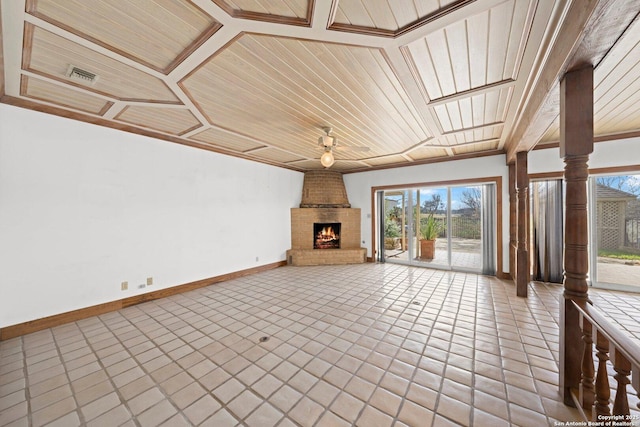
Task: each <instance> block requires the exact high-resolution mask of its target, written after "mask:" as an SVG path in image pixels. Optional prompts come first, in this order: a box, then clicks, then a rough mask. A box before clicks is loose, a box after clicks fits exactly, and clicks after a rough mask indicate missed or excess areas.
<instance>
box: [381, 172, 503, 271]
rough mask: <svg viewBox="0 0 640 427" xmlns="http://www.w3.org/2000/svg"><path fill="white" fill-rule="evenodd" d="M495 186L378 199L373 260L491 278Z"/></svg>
mask: <svg viewBox="0 0 640 427" xmlns="http://www.w3.org/2000/svg"><path fill="white" fill-rule="evenodd" d="M494 187H495V185H494V184H481V185H459V186H427V187H419V188H403V189H394V190H385V191H381V192H379V195H378V218H379V221H380V224H381V226H379V227H378V230H379V231H380V234H382V236H381V238H382V239H381V244H380V245H378V260H379V261H385V262H396V263H406V264H412V265H422V266H429V267H435V268H443V269H455V270H463V271H473V272H483V273H485V274H495V215H496V213H495V189H494Z"/></svg>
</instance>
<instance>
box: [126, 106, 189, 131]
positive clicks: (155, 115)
mask: <svg viewBox="0 0 640 427" xmlns="http://www.w3.org/2000/svg"><path fill="white" fill-rule="evenodd" d="M116 119H117V120H120V121H123V122H127V123H131V124H134V125H138V126H142V127H146V128H149V129H155V130H158V131H160V132H166V133H170V134H172V135H179V134H182V133H184V132H187V131H189V130H191V129H194V128H197V127H200V125H201V124H200V122H199V121H198V120H197V119H196V118H195V117H194V116H193V114H191V111H189V110H186V109H184V108H172V107H171V108H168V107H142V106H136V105H133V106H130V107H127V108H125V109H124V110H123V111H122V112H121V113H120V114H118V115H117V116H116Z"/></svg>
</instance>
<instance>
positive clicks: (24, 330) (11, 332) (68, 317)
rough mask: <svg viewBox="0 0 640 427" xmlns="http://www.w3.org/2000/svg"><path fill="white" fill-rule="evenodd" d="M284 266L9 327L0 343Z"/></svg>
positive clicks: (0, 332)
mask: <svg viewBox="0 0 640 427" xmlns="http://www.w3.org/2000/svg"><path fill="white" fill-rule="evenodd" d="M285 265H287V262H286V261H279V262H274V263H272V264H266V265H261V266H259V267H253V268H248V269H246V270H240V271H235V272H233V273H227V274H223V275H221V276H215V277H210V278H208V279H203V280H198V281H195V282H190V283H185V284H182V285H177V286H173V287H170V288H166V289H160V290H158V291H153V292H148V293H146V294H141V295H136V296H133V297H129V298H123V299H120V300H116V301H111V302H106V303H104V304H98V305H94V306H91V307H86V308H81V309H78V310H73V311H68V312H66V313H60V314H54V315H53V316H48V317H43V318H40V319H36V320H31V321H28V322H24V323H19V324H16V325H11V326H6V327H4V328H0V341H4V340H8V339H11V338H15V337H18V336H22V335H26V334H30V333H32V332H37V331H41V330H43V329H47V328H53V327H55V326H59V325H63V324H65V323H69V322H75V321H78V320H82V319H86V318H87V317H91V316H97V315H100V314H104V313H109V312H111V311H116V310H120V309H121V308H125V307H131V306H132V305H136V304H140V303H143V302H147V301H153V300H157V299H160V298H165V297H169V296H172V295H176V294H180V293H183V292H188V291H192V290H194V289H199V288H203V287H205V286H209V285H213V284H215V283H220V282H225V281H228V280H232V279H237V278H238V277H243V276H248V275H250V274H255V273H259V272H261V271H267V270H272V269H274V268H278V267H282V266H285Z"/></svg>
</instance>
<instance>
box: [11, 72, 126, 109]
mask: <svg viewBox="0 0 640 427" xmlns="http://www.w3.org/2000/svg"><path fill="white" fill-rule="evenodd" d="M21 94H22V95H23V96H26V97H28V98H32V99H36V100H42V101H46V102H51V103H53V104H57V105H59V106H61V107H66V108H72V109H75V110H80V111H84V112H87V113H92V114H97V115H100V114H102V112H103V111H104V110H105V109H106V108H108V107H110V106H111V105H112V104H113V103H112V102H109V101H105V100H104V99H102V98H99V97H97V96H94V95H90V94H88V93H83V92H80V91H78V90H74V89H72V88H70V87H65V86H60V85H58V84H54V83H51V82H48V81H45V80H41V79H38V78H32V77H27V76H23V77H22V90H21Z"/></svg>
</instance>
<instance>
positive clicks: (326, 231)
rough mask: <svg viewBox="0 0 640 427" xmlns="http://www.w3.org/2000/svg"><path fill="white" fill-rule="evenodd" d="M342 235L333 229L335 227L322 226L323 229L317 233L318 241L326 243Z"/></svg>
mask: <svg viewBox="0 0 640 427" xmlns="http://www.w3.org/2000/svg"><path fill="white" fill-rule="evenodd" d="M339 238H340V236H338V235H337V234H336V233H335V231H333V227H331V226H328V227H322V230H320V231H318V234H317V235H316V241H318V242H321V243H325V242H330V241H332V240H338V239H339Z"/></svg>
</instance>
